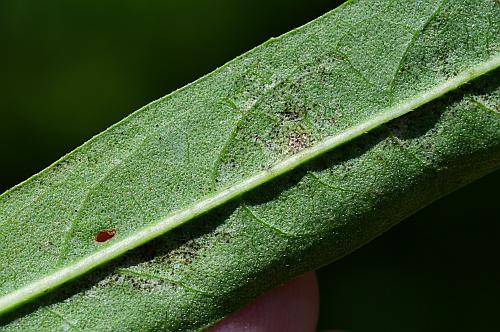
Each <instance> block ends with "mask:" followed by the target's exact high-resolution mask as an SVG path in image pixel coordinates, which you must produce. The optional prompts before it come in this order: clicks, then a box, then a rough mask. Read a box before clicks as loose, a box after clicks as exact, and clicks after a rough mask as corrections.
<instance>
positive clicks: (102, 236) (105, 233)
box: [95, 229, 116, 242]
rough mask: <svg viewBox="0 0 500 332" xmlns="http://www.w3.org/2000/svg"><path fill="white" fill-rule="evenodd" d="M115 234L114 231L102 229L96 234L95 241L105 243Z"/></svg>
mask: <svg viewBox="0 0 500 332" xmlns="http://www.w3.org/2000/svg"><path fill="white" fill-rule="evenodd" d="M115 234H116V229H103V230H102V231H100V232H99V233H97V235H96V237H95V240H96V241H97V242H106V241H108V240H110V239H111V238H112V237H113V236H115Z"/></svg>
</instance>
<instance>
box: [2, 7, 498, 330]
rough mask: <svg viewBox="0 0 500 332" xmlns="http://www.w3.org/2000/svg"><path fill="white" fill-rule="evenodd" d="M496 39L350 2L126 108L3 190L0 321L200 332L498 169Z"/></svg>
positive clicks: (460, 24)
mask: <svg viewBox="0 0 500 332" xmlns="http://www.w3.org/2000/svg"><path fill="white" fill-rule="evenodd" d="M499 30H500V5H499V3H498V2H497V1H495V0H455V1H444V0H443V1H430V0H429V1H407V0H404V1H403V0H398V1H395V0H391V1H389V0H386V1H384V0H376V1H374V0H361V1H350V2H347V3H345V4H344V5H343V6H341V7H340V8H338V9H337V10H334V11H332V12H330V13H328V14H326V15H324V16H323V17H321V18H319V19H317V20H315V21H313V22H311V23H309V24H308V25H306V26H304V27H302V28H299V29H296V30H293V31H292V32H290V33H288V34H286V35H284V36H282V37H279V38H276V39H272V40H270V41H268V42H267V43H265V44H264V45H262V46H260V47H258V48H256V49H254V50H252V51H250V52H248V53H247V54H245V55H243V56H241V57H240V58H237V59H236V60H234V61H232V62H230V63H228V64H226V65H225V66H223V67H221V68H220V69H218V70H216V71H215V72H213V73H211V74H209V75H207V76H205V77H203V78H201V79H200V80H198V81H196V82H194V83H192V84H190V85H188V86H186V87H185V88H183V89H180V90H178V91H176V92H174V93H172V94H170V95H168V96H166V97H164V98H162V99H160V100H158V101H156V102H153V103H151V104H150V105H148V106H146V107H144V108H142V109H141V110H139V111H137V112H135V113H134V114H132V115H131V116H129V117H128V118H126V119H125V120H123V121H121V122H120V123H118V124H116V125H115V126H113V127H112V128H110V129H108V130H107V131H105V132H104V133H102V134H100V135H98V136H97V137H95V138H93V139H92V140H90V141H89V142H87V143H86V144H84V145H83V146H81V147H80V148H78V149H76V150H75V151H73V152H72V153H70V154H69V155H67V156H66V157H64V158H63V159H61V160H60V161H58V162H57V163H55V164H54V165H52V166H51V167H49V168H47V169H46V170H44V171H42V172H41V173H39V174H37V175H35V176H34V177H32V178H30V179H29V180H27V181H26V182H24V183H22V184H20V185H19V186H17V187H15V188H13V189H11V190H10V191H8V192H6V193H4V194H3V195H2V196H0V234H1V236H2V244H3V245H2V249H1V250H0V271H1V275H0V296H1V297H0V314H2V318H1V319H2V322H3V324H4V325H3V329H4V330H29V329H34V328H35V327H36V329H37V330H50V331H55V330H68V329H69V330H89V331H101V330H169V331H170V330H176V331H177V330H185V331H190V330H199V329H202V328H204V327H206V326H209V325H211V324H213V323H214V322H216V321H218V320H220V319H221V318H223V317H224V316H225V315H227V314H228V313H229V312H231V311H232V310H234V309H236V308H238V307H240V306H242V305H243V304H244V303H245V302H247V301H248V300H250V299H251V298H253V297H255V296H256V295H258V294H260V293H261V292H262V291H264V290H266V289H269V288H271V287H273V286H276V285H277V284H279V283H281V282H283V281H285V280H286V279H288V278H290V277H293V276H296V275H298V274H300V273H303V272H304V271H307V270H312V269H316V268H318V267H320V266H322V265H324V264H327V263H329V262H331V261H333V260H336V259H339V258H341V257H342V256H344V255H346V254H348V253H349V252H351V251H353V250H355V249H356V248H358V247H360V246H361V245H363V244H364V243H366V242H367V241H369V240H371V239H373V238H374V237H376V236H377V235H379V234H381V233H382V232H384V231H385V230H387V229H388V228H389V227H391V226H392V225H394V224H395V223H397V222H399V221H400V220H402V219H403V218H405V217H407V216H408V215H410V214H412V213H413V212H415V211H417V210H418V209H420V208H422V207H423V206H425V205H427V204H429V203H430V202H432V201H434V200H435V199H437V198H439V197H441V196H442V195H444V194H446V193H448V192H450V191H452V190H454V189H456V188H458V187H460V186H462V185H464V184H466V183H468V182H470V181H472V180H474V179H476V178H478V177H480V176H482V175H484V174H486V173H488V172H490V171H492V170H495V169H497V168H498V167H499V166H500V113H499V108H500V86H499V84H500V81H499V75H498V71H495V69H496V68H498V66H499V65H500V34H499V33H498V32H499ZM488 73H490V74H488ZM417 108H418V110H416V111H414V112H411V111H413V110H415V109H417ZM410 112H411V113H410ZM188 222H189V223H188ZM179 226H181V227H179ZM174 228H177V229H174ZM169 231H170V232H169ZM167 232H168V233H167ZM166 233H167V234H166ZM96 239H97V240H99V241H96ZM139 246H141V247H140V248H138V247H139ZM136 248H138V249H136ZM133 249H135V250H133ZM123 254H126V255H124V256H123ZM104 263H108V264H104ZM96 268H97V269H96ZM91 270H93V271H92V272H90V271H91ZM87 272H90V273H87ZM61 286H62V287H61ZM52 290H53V291H52ZM49 291H52V292H49ZM46 293H48V295H44V294H46Z"/></svg>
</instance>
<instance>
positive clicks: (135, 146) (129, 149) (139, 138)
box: [5, 2, 498, 303]
mask: <svg viewBox="0 0 500 332" xmlns="http://www.w3.org/2000/svg"><path fill="white" fill-rule="evenodd" d="M361 3H363V2H361ZM381 3H382V4H389V3H388V2H387V3H385V2H381ZM443 3H444V2H443ZM464 3H466V2H464ZM480 3H481V2H480ZM484 3H488V2H484ZM364 4H366V2H365V3H364ZM389 6H390V4H389ZM456 6H457V7H459V8H460V6H461V5H456ZM464 7H466V6H465V5H464ZM462 9H463V8H462ZM436 12H437V11H436ZM433 13H434V12H433ZM433 15H434V14H433ZM332 16H333V15H332ZM346 16H348V15H347V14H346ZM312 35H314V34H312ZM309 37H310V35H309ZM268 46H269V47H271V46H273V44H270V45H268ZM346 49H347V48H346ZM334 51H336V50H334ZM343 51H344V52H345V50H344V49H343ZM403 53H406V51H405V52H403ZM336 54H337V53H335V52H334V55H333V56H332V58H333V59H335V57H336V56H337V55H336ZM475 59H476V60H477V58H475ZM469 60H470V59H469ZM339 62H340V64H338V65H345V66H347V67H349V68H352V67H354V64H356V61H350V60H349V59H347V60H339ZM497 62H498V59H497V58H496V60H493V63H494V65H491V66H490V65H488V66H487V67H488V70H487V71H489V70H492V69H493V68H494V67H495V66H498V63H497ZM483 64H484V63H483ZM315 65H316V66H318V67H321V65H322V64H321V63H320V64H319V65H318V64H315ZM469 65H470V63H469ZM347 67H346V68H347ZM399 67H400V66H399V65H398V68H399ZM258 69H262V68H258ZM245 70H246V69H245ZM398 70H399V69H398ZM398 70H397V71H398ZM352 71H353V75H358V76H359V79H360V81H359V82H358V83H357V84H358V85H359V86H361V87H365V88H367V86H368V85H370V84H369V83H370V82H369V81H370V80H367V79H366V78H365V77H364V75H363V74H362V72H361V71H360V70H359V69H357V70H354V69H352ZM481 73H482V72H481ZM455 75H456V74H455ZM386 76H387V77H390V75H389V74H388V75H386ZM472 76H474V75H472ZM472 76H471V75H465V76H464V77H467V79H466V80H458V81H459V82H461V83H460V84H462V83H465V82H468V80H470V79H472V78H473V77H472ZM456 77H460V75H458V76H453V78H456ZM441 78H442V77H441ZM263 80H264V81H265V79H263ZM385 81H388V80H387V79H386V80H385ZM389 81H390V80H389ZM394 81H395V80H393V81H392V82H394ZM286 82H287V80H286V78H285V79H279V80H278V81H277V82H274V83H271V85H270V87H268V88H266V87H264V88H263V89H264V92H262V94H261V95H262V96H265V95H266V93H268V92H265V91H266V89H267V91H269V90H273V89H274V88H275V87H276V86H278V85H280V84H281V85H285V84H287V83H286ZM435 83H436V81H434V82H433V84H435ZM250 84H252V82H251V80H250ZM391 84H392V83H391ZM424 85H425V84H424ZM398 86H399V85H398ZM452 88H456V86H455V85H449V89H452ZM367 89H368V88H367ZM445 90H447V89H440V90H439V92H438V93H437V94H436V93H434V94H432V96H433V97H432V99H434V98H436V97H438V96H440V95H441V94H442V93H444V92H446V91H445ZM412 91H413V90H412ZM410 92H411V91H410ZM413 92H414V91H413ZM231 96H233V95H231ZM366 97H367V98H368V97H370V95H369V94H368V96H366ZM257 98H261V99H255V98H254V97H253V96H243V97H241V98H240V99H242V100H246V101H247V102H248V105H247V110H246V112H245V114H244V115H241V116H240V115H239V114H238V116H234V118H235V120H234V122H233V123H236V125H233V126H232V128H233V129H232V130H230V131H226V132H228V133H229V135H227V136H228V137H232V136H234V137H235V136H236V135H233V131H234V130H235V129H234V128H238V127H237V124H238V123H241V124H242V123H244V122H240V119H244V120H246V119H247V117H248V114H249V113H251V112H252V111H253V112H255V110H256V109H257V107H256V106H255V105H258V107H263V106H260V105H261V102H262V100H264V99H262V97H260V96H259V97H257ZM345 98H348V97H345ZM400 98H401V97H400ZM349 100H350V99H347V101H346V103H347V102H348V101H349ZM401 100H403V99H401ZM424 101H425V98H424ZM233 104H234V105H238V104H242V103H241V102H240V103H237V104H236V103H233ZM243 104H244V103H243ZM417 104H418V102H417V103H413V104H411V105H414V106H418V105H417ZM411 105H410V106H411ZM181 106H182V103H181ZM152 107H153V108H154V107H155V105H153V106H152ZM411 108H412V107H408V106H407V107H406V108H403V109H404V111H405V112H407V111H409V110H410V109H411ZM257 110H258V109H257ZM150 113H151V112H150ZM361 113H362V112H361ZM149 115H150V116H152V118H153V120H154V119H155V117H154V115H151V114H149ZM286 116H290V115H286ZM389 118H390V117H388V118H387V119H384V121H386V120H387V121H388V120H389ZM357 120H359V119H357ZM148 121H149V122H151V123H152V121H151V120H148ZM211 122H212V123H214V121H213V120H211ZM289 122H293V121H289ZM381 123H383V122H381ZM150 125H152V124H150ZM375 125H378V123H377V122H375ZM188 128H189V127H188ZM229 128H231V126H229ZM346 128H349V127H348V126H347V127H344V128H341V129H339V130H341V132H342V133H345V132H346ZM139 129H140V128H139ZM139 129H136V128H132V131H133V130H136V131H137V132H138V134H137V135H136V136H133V137H132V138H131V140H132V141H133V142H132V143H130V144H128V145H127V146H126V147H125V148H124V149H123V150H121V151H120V152H121V153H122V154H123V155H127V154H129V155H133V154H136V153H137V151H140V150H141V149H142V148H143V147H145V146H148V145H144V144H143V143H144V142H146V143H148V144H149V145H151V144H150V142H149V141H148V138H147V137H145V136H144V135H142V134H141V133H140V130H139ZM364 129H367V130H368V129H372V128H370V127H369V126H368V127H362V128H361V129H359V128H358V129H356V130H355V136H357V135H358V134H360V133H362V132H363V130H364ZM235 132H236V133H238V132H237V131H235ZM168 133H169V134H168V135H167V136H168V137H181V138H179V139H177V140H176V142H182V137H183V135H185V133H182V129H181V130H176V128H175V129H169V131H168ZM112 134H113V133H110V132H108V135H111V136H112ZM185 136H187V135H185ZM347 136H348V137H350V136H349V135H347ZM331 137H338V136H331ZM289 138H290V139H291V138H292V137H289ZM299 138H300V135H299ZM297 140H299V141H300V139H297V137H296V136H294V137H293V140H291V143H294V144H295V143H297V142H296V141H297ZM226 142H227V140H226ZM107 143H109V142H107ZM299 143H300V142H299ZM299 143H297V144H299ZM302 143H303V142H302ZM302 143H300V144H302ZM231 144H232V142H230V143H229V145H228V144H226V143H224V144H222V149H221V150H220V151H222V150H223V149H224V147H226V146H228V147H229V148H227V149H226V150H227V151H230V150H231V149H232V146H231ZM288 144H290V142H288ZM300 144H299V145H300ZM320 144H321V143H315V145H314V146H315V147H318V146H321V145H320ZM185 145H187V146H189V144H188V143H185ZM327 145H328V144H327ZM328 146H329V145H328ZM292 147H293V144H292ZM299 147H300V146H299ZM308 151H310V150H308V149H307V148H306V149H304V150H301V151H300V152H298V153H294V154H293V156H299V157H295V158H297V160H298V162H297V164H302V163H303V161H304V160H302V159H300V156H301V153H302V154H304V153H307V152H308ZM318 151H320V152H322V151H323V150H321V149H319V150H318ZM174 152H176V153H177V155H178V156H180V157H182V158H187V159H189V158H188V157H187V156H188V155H189V154H187V156H186V155H184V154H183V153H184V151H180V152H179V151H174ZM223 154H224V156H223V157H222V158H225V154H227V153H223ZM148 156H149V157H151V156H154V154H150V155H148ZM285 156H286V155H285ZM293 156H292V157H291V158H294V157H293ZM219 159H221V154H218V155H217V156H216V158H215V160H216V161H215V164H217V163H218V160H219ZM110 160H111V164H112V167H110V168H105V167H103V168H105V169H104V170H103V171H100V172H98V173H99V174H101V176H99V179H101V180H99V181H97V182H96V183H97V184H95V185H91V186H90V189H89V190H88V191H87V193H86V194H85V195H84V196H83V197H84V199H81V200H80V202H79V206H84V205H85V204H86V203H85V202H86V201H87V199H89V200H90V201H92V199H94V200H95V202H94V203H93V204H94V205H98V202H99V200H98V199H95V197H93V196H92V195H94V196H95V193H96V192H99V190H97V189H99V188H98V187H99V186H100V185H101V182H103V180H110V178H111V177H112V176H114V174H113V172H114V171H115V170H116V169H117V168H118V167H121V165H122V164H123V162H124V158H117V160H116V161H113V159H112V158H111V159H110ZM294 160H295V159H294ZM221 164H223V165H224V163H221ZM278 165H280V164H279V163H278ZM129 168H130V169H132V167H129ZM208 168H210V167H208ZM216 168H220V166H217V167H216ZM271 169H272V168H271ZM284 169H285V170H286V171H288V170H289V169H291V167H290V165H288V164H285V168H284ZM262 174H266V177H264V178H263V179H264V181H263V182H266V181H268V180H269V179H270V178H269V177H267V176H268V175H267V174H268V173H262ZM218 177H220V175H217V176H216V177H215V180H217V178H218ZM273 177H274V175H273ZM210 182H213V181H212V180H211V181H210ZM251 182H252V184H253V185H255V184H258V185H260V183H258V181H255V180H252V181H251ZM236 183H237V182H236ZM232 185H233V186H235V185H234V183H233V184H232ZM248 188H251V186H250V187H244V189H242V190H240V191H236V192H233V194H234V195H235V196H225V197H229V198H227V200H230V199H233V198H235V197H236V196H239V195H240V194H241V193H244V192H246V191H248V190H249V189H248ZM212 190H213V189H212ZM101 191H103V190H102V188H101ZM124 191H125V190H124ZM218 202H219V203H220V202H223V200H222V201H218ZM214 206H215V205H214ZM212 208H213V206H209V210H210V209H212ZM115 209H116V210H117V211H119V208H115ZM146 210H148V209H146ZM81 211H82V210H81V209H80V208H78V213H77V216H76V217H75V218H74V219H73V221H72V222H71V227H70V229H69V232H68V234H72V228H73V225H74V221H75V220H78V218H81V216H82V215H84V214H85V213H86V212H85V210H83V211H84V212H81ZM187 211H188V213H187V219H191V218H192V217H194V216H195V214H194V213H192V212H191V211H189V210H187ZM201 211H202V209H198V212H200V213H201ZM142 213H143V214H144V215H147V212H142ZM163 213H164V212H163ZM149 219H154V218H149ZM84 221H85V220H84ZM122 227H123V226H122ZM164 230H165V229H161V230H160V231H159V233H158V234H160V233H161V232H163V231H164ZM133 231H134V232H137V229H134V230H133ZM152 233H153V232H152ZM152 233H151V234H152ZM135 234H140V233H135ZM86 236H87V238H88V234H87V235H86ZM139 237H140V238H141V239H142V240H146V239H147V240H148V237H147V234H146V235H144V234H141V235H140V236H139ZM124 239H126V237H125V238H121V239H118V241H124ZM65 242H66V240H65ZM121 243H123V242H121ZM134 243H136V244H138V243H140V241H136V242H134ZM108 248H113V245H111V246H109V247H106V248H105V249H100V250H101V251H100V252H101V253H102V252H106V250H107V249H108ZM129 248H131V247H126V246H125V247H123V249H121V250H123V252H125V251H126V250H128V249H129ZM62 252H63V254H61V255H59V256H60V257H65V256H66V253H65V250H63V251H62ZM109 257H111V256H108V258H109ZM58 261H59V262H60V261H61V260H60V259H58ZM62 262H63V263H64V260H62ZM89 266H90V265H88V266H87V267H86V268H85V269H88V268H89ZM85 269H83V270H82V271H78V270H77V272H78V273H77V274H80V273H82V272H83V271H84V270H85ZM11 294H12V293H11ZM5 302H9V303H10V302H11V301H5Z"/></svg>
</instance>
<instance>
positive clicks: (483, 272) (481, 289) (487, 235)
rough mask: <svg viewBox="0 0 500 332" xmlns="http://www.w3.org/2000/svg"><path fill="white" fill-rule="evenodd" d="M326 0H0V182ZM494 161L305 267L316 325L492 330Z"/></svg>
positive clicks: (297, 21) (31, 169)
mask: <svg viewBox="0 0 500 332" xmlns="http://www.w3.org/2000/svg"><path fill="white" fill-rule="evenodd" d="M341 2H342V1H334V0H330V1H327V0H314V1H307V0H300V1H298V0H297V1H293V0H289V1H286V2H283V1H277V0H253V1H234V0H219V1H202V0H182V1H181V0H177V1H160V0H150V1H143V0H121V1H111V0H108V1H98V0H85V1H83V0H82V1H63V0H52V1H35V0H0V45H1V46H0V135H1V139H0V150H1V163H0V174H1V181H0V192H3V191H5V190H7V189H8V188H10V187H11V186H13V185H15V184H16V183H18V182H20V181H22V180H24V179H26V178H27V177H29V176H30V175H32V174H33V173H35V172H37V171H39V170H41V169H43V168H44V167H46V166H48V165H49V164H50V163H52V162H53V161H55V160H56V159H58V158H59V157H61V156H62V155H64V154H65V153H67V152H69V151H70V150H72V149H73V148H75V147H77V146H78V145H80V144H81V143H83V142H84V141H86V140H87V139H89V138H90V137H92V136H93V135H95V134H97V133H99V132H100V131H102V130H104V129H105V128H106V127H108V126H109V125H111V124H113V123H114V122H116V121H118V120H119V119H121V118H123V117H124V116H125V115H127V114H129V113H130V112H132V111H134V110H136V109H138V108H139V107H141V106H143V105H145V104H146V103H148V102H150V101H152V100H154V99H157V98H159V97H161V96H163V95H165V94H166V93H169V92H171V91H172V90H175V89H176V88H179V87H181V86H183V85H185V84H186V83H189V82H191V81H192V80H194V79H196V78H198V77H200V76H201V75H204V74H206V73H208V72H210V71H212V70H213V69H215V68H216V67H218V66H220V65H222V64H224V63H225V62H226V61H228V60H230V59H232V58H234V57H235V56H237V55H239V54H241V53H243V52H244V51H247V50H249V49H251V48H252V47H254V46H257V45H259V44H260V43H262V42H264V41H266V40H267V39H269V38H270V37H273V36H277V35H280V34H282V33H284V32H286V31H288V30H290V29H292V28H294V27H297V26H299V25H302V24H304V23H306V22H308V21H309V20H311V19H313V18H315V17H317V16H319V15H321V14H323V13H325V12H327V11H328V10H330V9H333V8H335V7H336V6H337V5H338V4H339V3H341ZM499 184H500V172H496V173H494V174H491V175H489V176H487V177H486V178H483V179H482V180H480V181H478V182H476V183H474V184H472V185H469V186H468V187H466V188H463V189H462V190H460V191H458V192H456V193H454V194H452V195H450V196H448V197H446V198H445V199H443V200H441V201H439V202H436V203H434V204H433V205H431V206H429V207H427V208H426V209H424V210H422V211H421V212H419V213H417V214H416V215H415V216H413V217H412V218H410V219H408V220H406V221H404V222H403V223H402V224H401V225H399V226H397V227H396V228H394V229H393V230H391V231H389V232H387V233H386V234H385V235H383V236H381V237H380V238H379V239H377V240H375V241H373V242H372V243H371V244H369V245H367V246H365V247H364V248H362V249H360V250H359V251H357V252H355V253H354V254H352V255H350V256H348V257H346V258H344V259H343V260H341V261H339V262H336V263H334V264H332V265H330V266H328V267H325V268H323V269H321V270H320V271H319V280H320V284H321V294H322V311H321V318H320V328H332V327H335V328H338V329H344V330H349V331H360V332H361V331H384V332H391V331H394V332H396V331H398V332H400V331H479V330H480V331H499V330H500V321H499V319H498V317H499V315H498V312H499V309H500V306H499V304H498V302H499V299H500V285H499V280H500V278H499V277H500V268H499V266H498V262H499V259H498V254H499V253H500V246H499V240H500V226H499V223H498V222H499V218H498V215H497V214H498V203H499V199H498V194H497V187H498V185H499Z"/></svg>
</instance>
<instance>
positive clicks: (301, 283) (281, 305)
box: [208, 272, 319, 332]
mask: <svg viewBox="0 0 500 332" xmlns="http://www.w3.org/2000/svg"><path fill="white" fill-rule="evenodd" d="M318 315H319V291H318V284H317V280H316V274H315V273H314V272H310V273H306V274H304V275H302V276H300V277H298V278H295V279H293V280H291V281H289V282H287V283H286V284H284V285H282V286H280V287H278V288H276V289H273V290H271V291H269V292H268V293H266V294H264V295H262V296H260V297H259V298H257V299H255V300H254V301H252V302H251V303H250V304H248V305H247V306H246V307H245V308H243V309H241V310H239V311H237V312H235V313H233V314H232V315H230V316H229V317H228V318H226V319H224V320H223V321H221V322H220V323H218V324H217V325H216V326H214V327H212V328H210V329H209V330H208V331H209V332H230V331H241V332H271V331H273V332H274V331H289V332H309V331H311V332H312V331H315V330H316V324H317V321H318Z"/></svg>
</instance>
